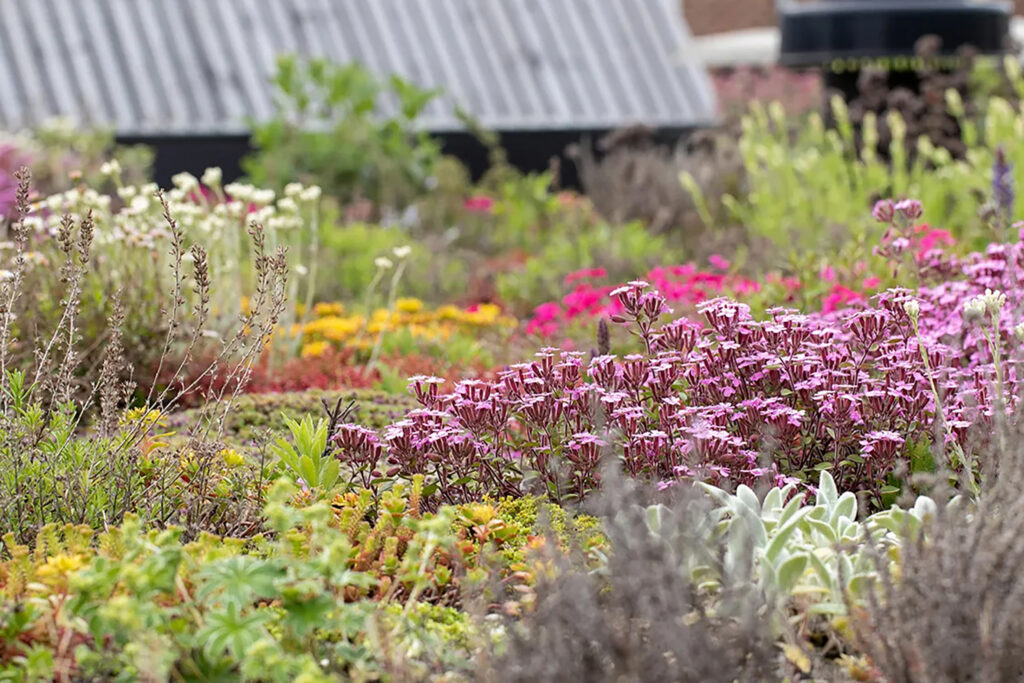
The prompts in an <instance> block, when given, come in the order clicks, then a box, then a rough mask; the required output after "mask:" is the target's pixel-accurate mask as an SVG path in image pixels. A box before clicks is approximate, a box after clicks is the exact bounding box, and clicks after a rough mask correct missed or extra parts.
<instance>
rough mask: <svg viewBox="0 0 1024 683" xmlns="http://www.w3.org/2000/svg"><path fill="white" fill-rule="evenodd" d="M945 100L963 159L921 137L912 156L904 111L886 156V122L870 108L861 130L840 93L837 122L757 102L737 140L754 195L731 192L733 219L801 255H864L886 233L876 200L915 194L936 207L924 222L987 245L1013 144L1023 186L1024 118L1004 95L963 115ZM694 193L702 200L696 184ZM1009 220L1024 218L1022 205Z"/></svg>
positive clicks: (891, 124) (895, 121)
mask: <svg viewBox="0 0 1024 683" xmlns="http://www.w3.org/2000/svg"><path fill="white" fill-rule="evenodd" d="M947 97H948V98H950V99H951V101H950V102H949V106H948V109H949V110H950V112H951V113H952V114H953V116H954V117H955V118H956V119H957V120H958V123H959V125H960V130H961V136H962V139H963V142H964V144H965V145H966V148H967V153H966V155H965V157H964V159H963V160H958V159H954V158H953V157H952V156H951V155H950V153H949V152H948V151H947V150H946V149H943V148H940V147H936V146H935V145H934V144H932V143H931V142H930V141H929V139H928V138H926V137H923V136H922V137H921V138H920V139H919V140H917V141H910V142H911V143H913V146H914V148H915V150H916V154H915V155H913V157H911V156H909V155H908V154H907V142H908V141H907V139H906V124H905V123H904V122H903V120H902V119H901V117H900V116H899V115H898V114H896V113H890V114H889V116H888V118H887V120H886V122H885V123H886V124H887V127H888V129H889V130H890V131H892V135H891V137H892V140H891V142H890V144H889V154H888V158H882V157H881V156H880V155H879V154H878V153H877V151H876V145H877V140H878V139H879V126H880V122H879V121H878V120H877V118H876V117H875V116H874V115H873V114H868V115H866V116H865V117H864V123H863V127H862V129H861V130H860V131H857V130H855V129H854V127H853V126H852V125H851V123H850V117H849V112H848V111H847V109H846V105H845V103H844V102H843V101H842V99H841V98H838V97H836V98H833V100H832V116H833V118H834V119H835V121H836V125H835V127H827V126H826V125H825V122H824V119H823V118H822V116H821V115H820V114H817V113H812V114H810V115H809V116H808V118H807V120H806V121H803V122H800V124H799V125H796V122H794V121H792V120H790V119H788V118H787V117H786V115H785V113H784V111H783V109H782V107H781V105H779V104H778V103H773V104H771V105H769V106H767V107H766V106H764V105H762V104H761V103H758V102H755V103H754V104H752V105H751V109H750V112H749V114H748V115H747V116H746V117H745V118H744V119H743V132H742V135H741V138H740V143H739V144H740V151H741V154H742V156H743V160H744V166H745V169H746V174H747V180H746V191H745V193H744V194H743V195H742V196H738V195H727V196H725V197H724V198H723V201H724V204H725V205H726V207H727V208H728V209H729V211H730V213H731V216H730V220H732V221H736V222H737V223H739V224H740V225H742V226H743V227H744V228H746V229H747V230H749V231H750V232H751V233H753V234H754V235H757V236H760V237H764V238H768V239H769V240H771V241H772V242H774V243H775V244H776V245H777V246H779V247H781V248H782V249H783V251H784V252H790V251H792V253H793V254H794V255H797V254H799V253H808V252H812V251H817V253H819V254H820V253H822V252H825V253H829V252H837V251H839V252H842V251H844V247H845V248H846V249H850V248H852V249H854V251H855V253H856V254H857V255H859V257H860V258H863V257H864V255H866V254H868V253H869V252H870V249H871V247H872V246H873V245H875V244H876V243H877V242H878V239H879V238H880V237H881V230H882V227H880V226H878V225H877V224H876V223H875V222H874V221H873V220H872V218H871V207H872V206H873V204H874V202H875V201H877V200H878V199H879V198H882V197H913V198H915V199H918V200H920V201H921V202H922V203H923V204H924V205H925V206H926V207H928V213H927V215H926V216H925V219H926V220H927V221H929V222H930V223H931V224H932V225H935V226H941V227H944V228H951V229H953V230H954V235H955V237H956V238H957V239H958V240H960V241H963V242H965V243H966V244H967V245H969V246H971V247H974V248H983V247H984V245H985V244H986V243H987V242H988V241H989V240H990V239H991V238H992V236H993V235H992V232H991V229H990V227H989V225H988V224H987V222H986V221H984V220H983V219H982V218H981V217H980V216H979V214H980V212H981V209H982V207H983V205H984V204H985V203H986V202H987V201H988V200H989V199H990V198H991V169H992V164H993V161H994V158H995V152H996V149H997V148H1000V147H1001V148H1003V149H1004V150H1005V152H1006V155H1007V161H1008V162H1009V163H1010V164H1011V166H1012V168H1013V169H1014V171H1013V174H1014V181H1015V183H1016V185H1017V186H1018V187H1020V186H1021V184H1022V182H1024V164H1022V163H1021V162H1022V161H1024V155H1022V152H1021V149H1020V146H1019V145H1016V144H1014V141H1015V140H1016V139H1017V137H1018V133H1017V132H1016V131H1019V130H1020V127H1021V125H1022V121H1024V118H1022V114H1021V112H1020V111H1018V110H1017V109H1016V108H1015V107H1014V105H1012V104H1011V103H1010V102H1009V101H1007V100H1005V99H1002V98H999V97H992V98H990V99H983V100H981V101H979V102H977V105H978V107H979V108H980V109H981V115H980V116H976V115H968V114H967V113H965V109H964V106H963V103H962V102H960V101H959V95H957V94H956V93H955V92H951V93H950V94H949V95H948V96H947ZM860 140H862V141H863V144H860V145H859V144H858V142H859V141H860ZM687 189H688V190H690V191H691V192H693V193H694V194H695V196H696V197H697V199H698V201H699V202H702V201H704V198H703V197H702V196H701V193H700V191H699V190H698V189H697V188H696V187H694V186H693V185H692V184H689V185H688V187H687ZM1011 218H1012V219H1013V220H1019V219H1021V218H1024V206H1022V205H1021V204H1020V203H1019V202H1018V205H1017V207H1016V212H1015V214H1014V216H1012V217H1011ZM837 245H838V246H837Z"/></svg>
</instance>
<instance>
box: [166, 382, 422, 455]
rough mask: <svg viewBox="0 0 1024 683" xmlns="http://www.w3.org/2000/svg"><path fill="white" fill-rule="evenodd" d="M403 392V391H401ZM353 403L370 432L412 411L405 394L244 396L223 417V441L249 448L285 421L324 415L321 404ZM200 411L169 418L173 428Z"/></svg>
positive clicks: (356, 416) (314, 392)
mask: <svg viewBox="0 0 1024 683" xmlns="http://www.w3.org/2000/svg"><path fill="white" fill-rule="evenodd" d="M403 389H404V387H403ZM339 399H340V400H341V401H342V405H343V406H344V405H348V403H350V402H352V401H354V402H355V405H356V408H355V412H354V414H353V419H354V420H356V421H357V422H359V424H361V425H364V426H366V427H368V428H370V429H380V428H382V427H385V426H387V425H389V424H391V423H392V422H394V421H395V420H398V419H401V417H402V416H403V415H405V413H406V412H407V411H408V410H410V409H411V408H413V407H415V405H416V404H415V401H413V400H412V398H410V397H409V396H408V395H407V394H405V393H404V391H403V393H402V394H398V395H396V394H389V393H384V392H380V391H366V390H357V391H322V390H319V389H310V390H308V391H302V392H291V393H281V394H246V395H244V396H239V397H238V398H236V399H235V400H234V402H233V403H232V409H231V411H230V412H228V413H227V414H226V415H225V416H224V425H223V433H222V438H223V439H224V440H225V441H228V442H230V443H234V444H249V443H252V442H253V441H254V440H256V439H257V438H258V437H259V436H260V435H261V434H262V433H264V432H266V431H268V430H269V431H271V432H280V431H283V430H284V429H285V428H286V426H287V425H286V422H285V418H287V419H290V420H300V421H301V420H302V419H303V418H304V417H306V416H307V415H323V414H325V413H324V402H326V403H327V405H329V406H331V407H334V406H335V405H336V404H337V403H338V400H339ZM202 414H203V412H202V410H201V409H196V410H188V411H185V412H183V413H180V414H178V415H175V416H172V417H171V418H170V423H171V424H172V425H176V426H180V427H184V426H187V425H190V424H192V423H193V422H194V421H195V420H196V419H198V418H200V417H201V416H202Z"/></svg>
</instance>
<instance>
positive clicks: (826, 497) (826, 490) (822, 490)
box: [818, 470, 839, 509]
mask: <svg viewBox="0 0 1024 683" xmlns="http://www.w3.org/2000/svg"><path fill="white" fill-rule="evenodd" d="M838 500H839V490H838V489H837V488H836V480H835V479H833V478H832V475H831V474H829V472H828V470H822V471H821V474H820V475H819V477H818V504H819V505H825V506H826V507H828V508H829V509H832V508H833V507H835V504H836V502H837V501H838Z"/></svg>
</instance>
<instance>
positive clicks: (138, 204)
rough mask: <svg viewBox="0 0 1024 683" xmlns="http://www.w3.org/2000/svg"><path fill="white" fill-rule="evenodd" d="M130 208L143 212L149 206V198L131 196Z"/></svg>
mask: <svg viewBox="0 0 1024 683" xmlns="http://www.w3.org/2000/svg"><path fill="white" fill-rule="evenodd" d="M131 208H132V211H137V212H138V213H145V212H146V210H147V209H148V208H149V198H148V197H142V196H139V197H133V198H132V203H131Z"/></svg>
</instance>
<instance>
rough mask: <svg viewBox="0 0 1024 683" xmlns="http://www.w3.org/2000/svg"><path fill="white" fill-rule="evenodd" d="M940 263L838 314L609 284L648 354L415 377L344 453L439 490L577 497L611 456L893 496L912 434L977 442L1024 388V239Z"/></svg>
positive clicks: (698, 474) (551, 355) (710, 474)
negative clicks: (447, 387)
mask: <svg viewBox="0 0 1024 683" xmlns="http://www.w3.org/2000/svg"><path fill="white" fill-rule="evenodd" d="M933 251H934V250H933ZM935 262H936V263H941V264H943V265H942V267H943V268H944V269H945V272H946V273H947V275H948V278H947V280H946V281H944V282H942V283H940V284H938V285H936V286H933V287H927V288H922V289H920V290H918V291H916V292H911V291H910V290H888V291H886V292H883V293H881V294H878V295H876V296H874V297H873V298H872V299H871V300H870V301H867V302H863V304H862V305H858V306H857V307H855V308H840V309H837V310H833V311H827V312H824V311H823V312H819V313H812V314H802V313H800V312H798V311H795V310H792V309H785V308H776V309H771V310H769V312H768V315H767V317H766V319H764V320H755V319H753V318H752V316H751V315H750V309H749V307H748V306H746V305H745V304H742V303H739V302H737V301H734V300H732V299H728V298H722V297H719V298H713V299H703V300H700V301H699V303H697V312H698V315H699V317H698V318H695V319H693V320H691V319H688V318H686V317H679V318H675V319H670V320H668V322H664V323H662V322H661V319H662V318H664V317H665V316H666V315H667V314H669V313H671V309H670V308H669V303H670V300H671V297H669V296H666V295H665V294H664V293H663V292H661V291H659V289H655V288H653V287H651V285H649V284H648V283H647V282H643V281H636V282H631V283H629V284H627V285H624V286H622V287H619V288H617V289H615V290H612V291H611V292H609V295H610V296H611V298H612V299H613V300H614V304H613V305H612V306H610V307H608V308H606V309H605V312H609V313H611V316H610V319H611V320H612V321H613V322H616V323H618V324H622V325H625V326H627V327H628V328H629V329H630V331H631V332H633V333H634V334H635V335H637V336H638V337H639V338H640V339H641V341H642V353H637V354H633V355H626V356H624V357H621V358H620V357H616V356H611V355H605V356H597V357H590V358H587V357H585V356H584V355H583V354H582V353H578V352H572V351H562V350H558V349H552V348H547V349H543V350H542V351H541V352H540V353H538V354H537V356H536V357H535V359H534V360H532V361H530V362H526V363H520V364H517V365H513V366H510V367H508V368H506V369H505V370H504V371H502V372H501V373H499V376H498V379H497V380H496V381H494V382H484V381H479V380H473V381H465V382H460V383H459V384H457V385H456V387H455V391H454V392H453V393H450V394H443V393H441V392H440V391H439V389H438V387H439V386H440V380H438V379H436V378H430V377H414V378H412V379H411V380H410V390H411V392H412V393H413V395H414V396H415V397H416V399H417V400H418V402H419V403H420V405H421V408H420V409H419V410H415V411H412V412H410V413H409V414H408V415H407V416H406V418H405V419H403V420H401V421H399V422H397V423H395V424H393V425H392V426H390V427H389V428H387V429H386V430H384V432H383V434H382V436H381V437H380V438H379V439H378V438H371V435H369V434H367V433H365V432H363V431H358V430H355V429H354V428H353V427H351V426H342V427H340V428H339V430H340V431H339V436H338V443H339V449H338V451H337V453H338V456H339V457H340V458H342V459H343V460H344V461H346V462H347V463H349V465H350V466H351V467H352V468H354V469H360V468H363V469H366V470H368V471H372V472H373V474H374V475H375V476H377V475H380V474H381V470H382V469H383V468H387V474H388V475H394V476H399V477H409V476H412V475H413V474H417V473H422V474H425V475H427V477H428V478H429V480H430V481H431V482H432V484H433V485H434V487H435V490H436V495H435V497H434V500H435V501H437V502H440V501H443V502H450V503H457V502H461V501H465V500H470V499H474V498H479V496H480V495H482V494H489V495H495V496H498V495H522V494H525V493H530V492H533V493H538V492H541V493H547V494H548V495H550V496H551V497H552V498H553V499H554V500H557V501H565V500H567V499H572V498H578V497H582V496H584V495H586V494H587V493H588V492H589V491H591V490H593V489H594V488H595V487H597V486H599V484H600V481H599V476H600V475H599V473H600V467H599V462H600V460H601V458H602V456H603V455H604V454H607V455H609V456H611V457H614V458H617V459H618V460H619V461H620V462H621V464H622V467H623V468H624V470H625V471H627V472H628V473H629V474H631V475H633V476H636V477H641V478H645V479H650V480H653V481H657V482H659V483H660V484H661V485H662V486H667V485H671V484H672V483H673V482H675V481H679V480H680V479H688V478H700V479H703V480H707V481H710V482H713V483H724V482H729V483H731V484H736V483H745V484H749V485H753V484H756V483H758V482H774V483H781V482H785V481H793V480H797V481H804V482H810V481H813V480H814V478H815V476H816V472H817V471H818V470H820V469H822V468H827V469H829V470H830V471H831V472H832V473H833V476H834V477H835V479H836V481H837V483H838V484H839V485H840V486H841V487H842V488H843V489H845V490H852V491H861V492H865V493H867V494H868V495H869V496H870V498H871V499H872V500H873V501H874V503H875V504H876V505H882V504H883V499H882V496H883V492H884V490H885V487H886V486H887V485H888V484H891V483H892V475H893V471H894V468H895V466H896V464H897V463H898V462H899V461H900V460H901V459H903V458H905V457H906V456H907V453H908V452H909V450H910V449H915V448H921V447H932V446H936V447H937V448H939V449H940V451H942V452H946V453H951V452H953V449H957V450H958V451H961V452H969V449H970V448H971V447H972V443H971V442H970V441H969V440H968V438H967V436H968V431H969V428H971V427H972V426H981V427H984V426H985V424H986V423H987V422H988V421H989V420H990V419H991V416H992V415H993V411H994V410H996V407H997V406H999V405H1001V404H1002V405H1005V406H1006V409H1008V410H1013V409H1014V408H1015V407H1016V403H1017V400H1016V398H1015V397H1016V396H1017V393H1018V391H1017V390H1018V388H1019V379H1018V378H1019V375H1020V373H1019V371H1018V365H1019V361H1018V359H1019V357H1020V353H1018V351H1019V347H1020V344H1021V339H1020V338H1021V337H1024V326H1022V327H1018V326H1017V325H1018V323H1020V322H1021V321H1022V320H1024V242H1017V243H1014V244H1005V245H1003V244H993V245H990V246H989V248H988V249H987V250H986V251H985V253H981V254H973V255H971V256H968V257H966V258H964V259H957V258H954V257H948V256H945V255H942V258H941V259H938V260H936V261H935ZM657 272H658V274H667V275H666V278H667V277H670V276H671V277H678V278H679V279H678V280H675V279H673V280H669V282H670V284H671V283H675V284H676V285H678V287H679V289H677V290H672V293H673V295H674V296H676V298H679V297H689V298H688V301H693V300H694V299H695V298H696V297H697V295H696V294H694V292H695V291H696V288H697V284H698V282H700V279H699V277H698V274H697V271H695V270H691V269H686V268H682V269H679V270H671V269H665V270H659V271H657ZM599 276H600V273H599V272H598V271H591V272H587V273H582V274H577V275H576V276H574V277H575V279H576V280H577V281H580V282H582V283H584V284H585V283H587V282H588V281H589V280H590V279H591V278H594V277H599ZM720 277H725V276H720ZM715 281H716V282H721V280H715ZM662 284H664V281H663V282H662ZM991 290H998V291H1001V292H1003V293H1005V295H1006V299H1005V302H1003V300H1002V299H1000V298H999V297H998V296H996V295H994V294H993V293H992V291H991ZM986 292H988V294H986ZM702 296H703V295H702ZM979 296H982V297H983V298H984V300H985V301H988V302H989V303H988V304H987V306H988V308H984V309H983V310H984V311H985V314H984V316H981V317H979V315H977V314H976V313H975V314H973V315H965V314H964V310H965V304H966V303H968V302H970V304H969V305H968V306H967V308H968V310H974V311H977V310H978V306H979V304H978V301H975V298H976V297H979ZM992 302H994V303H992ZM591 305H592V306H596V305H598V304H597V303H591V304H588V305H587V306H583V307H582V308H581V310H584V311H587V310H590V308H589V306H591ZM972 307H973V308H972ZM993 321H995V322H994V323H993ZM986 326H988V327H987V328H986ZM993 329H994V330H995V332H994V333H993V332H992V330H993ZM990 340H991V341H990ZM991 344H996V345H997V348H998V350H999V356H1000V358H1001V361H1000V367H999V368H997V367H996V358H995V357H994V354H993V353H992V347H991ZM1000 388H1001V390H1002V392H1003V395H1002V397H1001V398H1000V396H998V395H997V391H998V390H999V389H1000ZM936 397H938V400H936ZM981 431H982V432H984V431H985V430H984V429H982V430H981ZM935 435H941V438H940V439H939V441H938V443H937V444H934V443H933V441H934V436H935ZM967 461H970V458H968V460H967ZM962 462H965V461H964V460H958V461H957V462H954V463H953V464H954V465H959V464H961V463H962Z"/></svg>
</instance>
